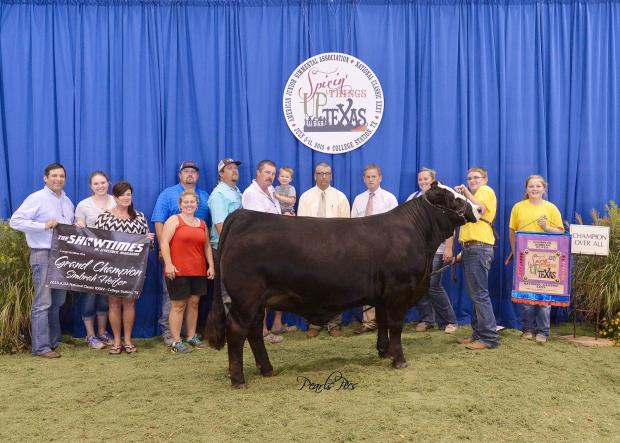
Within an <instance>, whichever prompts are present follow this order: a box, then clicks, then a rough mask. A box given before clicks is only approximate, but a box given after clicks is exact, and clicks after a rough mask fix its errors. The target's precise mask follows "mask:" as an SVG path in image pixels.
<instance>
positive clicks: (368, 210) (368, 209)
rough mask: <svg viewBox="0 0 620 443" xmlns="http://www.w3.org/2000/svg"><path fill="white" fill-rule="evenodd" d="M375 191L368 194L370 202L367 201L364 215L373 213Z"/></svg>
mask: <svg viewBox="0 0 620 443" xmlns="http://www.w3.org/2000/svg"><path fill="white" fill-rule="evenodd" d="M374 197H375V193H374V192H371V193H369V194H368V203H366V211H364V216H369V215H372V211H373V209H372V201H373V200H374Z"/></svg>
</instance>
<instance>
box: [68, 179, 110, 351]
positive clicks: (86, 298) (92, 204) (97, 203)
mask: <svg viewBox="0 0 620 443" xmlns="http://www.w3.org/2000/svg"><path fill="white" fill-rule="evenodd" d="M89 181H90V189H91V191H92V192H93V195H92V196H91V197H88V198H86V199H84V200H82V201H81V202H79V203H78V205H77V207H76V208H75V224H76V225H77V226H78V227H80V228H85V227H89V228H93V227H94V226H95V222H96V221H97V217H99V214H101V213H102V212H103V211H107V210H110V209H112V208H113V207H114V206H115V203H114V198H113V197H112V196H111V195H110V194H108V188H109V187H110V181H109V180H108V176H107V175H106V174H105V172H102V171H95V172H93V173H92V174H90V180H89ZM81 299H82V320H83V321H84V326H85V327H86V343H87V344H88V347H89V348H91V349H101V348H103V347H105V346H106V345H109V346H111V345H112V344H114V341H113V340H112V337H111V336H110V334H108V332H107V331H106V327H107V325H108V299H107V297H106V296H105V295H101V294H90V293H83V294H82V296H81ZM95 314H96V316H97V334H95V324H94V323H95Z"/></svg>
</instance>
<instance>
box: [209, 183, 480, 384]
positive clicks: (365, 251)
mask: <svg viewBox="0 0 620 443" xmlns="http://www.w3.org/2000/svg"><path fill="white" fill-rule="evenodd" d="M476 220H477V216H476V215H475V214H474V208H473V206H472V205H471V204H470V203H469V202H467V201H466V200H465V199H464V198H462V197H460V196H456V195H455V193H454V192H453V191H451V190H450V189H449V188H445V187H441V185H438V184H437V183H433V185H432V187H431V189H430V190H428V191H427V192H426V194H425V195H424V197H422V198H416V199H413V200H411V201H409V202H407V203H404V204H402V205H400V206H398V207H397V208H395V209H393V210H392V211H390V212H387V213H385V214H380V215H374V216H371V217H364V218H353V219H343V218H331V219H321V218H313V217H286V216H280V215H273V214H264V213H261V212H255V211H248V210H243V209H242V210H238V211H236V212H234V213H233V214H231V215H230V216H229V217H228V218H227V219H226V221H225V223H224V227H223V230H222V236H221V238H220V243H219V248H218V251H219V255H220V262H219V263H218V264H216V273H217V274H216V293H215V296H214V302H213V307H212V309H211V311H210V312H209V318H208V320H207V337H208V340H209V344H210V345H211V346H212V347H214V348H216V349H221V348H222V347H223V346H224V342H225V341H227V342H228V359H229V368H230V376H231V381H232V384H233V386H235V387H239V386H242V385H243V384H244V383H245V379H244V376H243V343H244V342H245V339H246V337H247V338H248V341H249V343H250V346H251V348H252V352H253V353H254V357H255V359H256V363H257V365H258V366H259V367H260V370H261V373H262V374H263V375H272V374H273V368H272V366H271V363H270V362H269V357H268V356H267V350H266V349H265V344H264V342H263V336H262V322H263V315H264V310H263V308H262V307H263V306H268V307H270V308H273V309H276V310H281V311H288V312H295V313H297V314H300V315H302V316H304V317H305V318H306V319H307V320H309V321H310V322H312V323H316V324H325V323H327V322H328V321H329V320H330V319H331V318H333V317H334V316H335V315H336V314H338V313H340V312H342V311H344V310H345V309H348V308H352V307H355V306H361V305H364V304H367V305H373V306H375V308H376V317H377V324H378V337H377V349H378V351H379V356H380V357H387V356H391V357H392V359H393V361H394V365H395V366H396V367H398V368H402V367H405V366H406V362H405V358H404V355H403V353H402V348H401V344H400V335H401V331H402V326H403V320H404V316H405V312H406V311H407V309H409V308H410V307H411V306H413V305H415V304H416V303H417V302H418V300H419V299H420V298H421V297H422V296H424V294H426V291H427V289H428V283H429V275H430V270H431V262H432V258H433V254H434V253H435V251H436V249H437V247H438V246H439V244H440V243H441V242H443V241H444V240H445V239H446V238H448V237H449V236H450V235H452V233H453V232H454V229H455V228H456V227H457V226H459V225H462V224H464V223H465V221H476ZM220 283H221V284H224V285H225V286H226V288H227V289H228V292H229V294H230V297H231V299H232V303H231V306H230V313H229V315H227V316H226V315H225V314H224V306H223V303H222V299H221V295H220V291H219V284H220ZM224 327H226V334H225V335H224ZM225 338H226V340H225Z"/></svg>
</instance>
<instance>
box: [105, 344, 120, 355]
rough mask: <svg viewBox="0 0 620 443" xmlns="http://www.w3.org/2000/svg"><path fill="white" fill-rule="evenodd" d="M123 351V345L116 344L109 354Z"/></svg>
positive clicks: (117, 353) (118, 353)
mask: <svg viewBox="0 0 620 443" xmlns="http://www.w3.org/2000/svg"><path fill="white" fill-rule="evenodd" d="M121 352H123V345H118V346H116V345H114V346H112V347H111V348H110V351H109V352H108V354H110V355H121Z"/></svg>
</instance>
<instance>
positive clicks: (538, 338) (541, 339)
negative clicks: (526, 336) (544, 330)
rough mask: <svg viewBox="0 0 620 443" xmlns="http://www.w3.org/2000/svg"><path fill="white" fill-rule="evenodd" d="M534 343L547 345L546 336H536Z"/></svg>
mask: <svg viewBox="0 0 620 443" xmlns="http://www.w3.org/2000/svg"><path fill="white" fill-rule="evenodd" d="M535 340H536V343H541V344H542V343H547V336H546V335H545V334H536V338H535Z"/></svg>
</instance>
